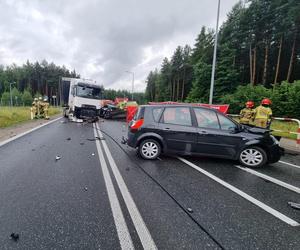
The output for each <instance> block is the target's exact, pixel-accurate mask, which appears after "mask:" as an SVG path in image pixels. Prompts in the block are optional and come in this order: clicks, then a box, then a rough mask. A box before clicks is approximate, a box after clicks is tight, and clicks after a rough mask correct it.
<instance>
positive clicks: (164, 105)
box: [140, 103, 220, 112]
mask: <svg viewBox="0 0 300 250" xmlns="http://www.w3.org/2000/svg"><path fill="white" fill-rule="evenodd" d="M140 107H151V108H156V107H162V108H165V107H196V108H202V109H207V110H214V111H216V112H220V111H219V110H217V109H213V108H208V107H204V106H197V105H193V104H189V103H187V104H185V103H184V104H147V105H140Z"/></svg>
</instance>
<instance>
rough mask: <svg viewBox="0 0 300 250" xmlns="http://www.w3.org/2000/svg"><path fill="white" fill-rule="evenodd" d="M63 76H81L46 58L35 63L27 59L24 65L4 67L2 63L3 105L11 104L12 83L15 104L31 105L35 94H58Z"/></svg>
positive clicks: (0, 92)
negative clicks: (49, 61)
mask: <svg viewBox="0 0 300 250" xmlns="http://www.w3.org/2000/svg"><path fill="white" fill-rule="evenodd" d="M63 76H65V77H80V75H79V74H77V73H76V71H75V70H73V71H70V70H69V69H67V68H66V67H65V66H57V65H55V64H54V63H53V62H52V63H48V62H47V61H46V60H43V61H42V62H38V61H37V62H34V63H31V62H29V61H27V62H26V63H25V64H23V65H22V66H18V65H16V64H12V65H10V66H6V67H4V66H3V65H1V66H0V96H1V105H9V104H10V93H9V92H10V85H11V88H12V96H13V100H12V101H13V105H29V104H30V102H32V97H34V96H40V95H46V96H50V97H51V96H53V95H56V96H57V95H58V94H59V79H60V77H63Z"/></svg>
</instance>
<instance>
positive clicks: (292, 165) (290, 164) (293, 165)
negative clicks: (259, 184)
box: [279, 161, 300, 169]
mask: <svg viewBox="0 0 300 250" xmlns="http://www.w3.org/2000/svg"><path fill="white" fill-rule="evenodd" d="M279 162H280V163H283V164H286V165H289V166H291V167H294V168H299V169H300V166H298V165H295V164H292V163H289V162H285V161H279Z"/></svg>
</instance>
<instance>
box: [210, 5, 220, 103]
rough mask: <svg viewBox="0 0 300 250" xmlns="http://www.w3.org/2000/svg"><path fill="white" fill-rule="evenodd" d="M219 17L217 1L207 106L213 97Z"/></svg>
mask: <svg viewBox="0 0 300 250" xmlns="http://www.w3.org/2000/svg"><path fill="white" fill-rule="evenodd" d="M219 16H220V0H218V13H217V25H216V34H215V45H214V57H213V65H212V71H211V81H210V93H209V104H212V101H213V95H214V83H215V68H216V58H217V46H218V30H219Z"/></svg>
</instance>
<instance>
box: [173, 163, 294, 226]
mask: <svg viewBox="0 0 300 250" xmlns="http://www.w3.org/2000/svg"><path fill="white" fill-rule="evenodd" d="M177 158H178V159H179V160H180V161H182V162H184V163H185V164H187V165H189V166H190V167H192V168H194V169H195V170H197V171H199V172H200V173H202V174H204V175H206V176H207V177H209V178H211V179H213V180H214V181H216V182H218V183H219V184H221V185H223V186H224V187H226V188H228V189H230V190H231V191H233V192H235V193H236V194H238V195H240V196H242V197H243V198H244V199H246V200H248V201H250V202H251V203H253V204H254V205H256V206H258V207H260V208H261V209H263V210H265V211H266V212H268V213H270V214H272V215H273V216H275V217H277V218H278V219H280V220H282V221H283V222H285V223H287V224H289V225H291V226H293V227H296V226H300V224H299V223H298V222H297V221H295V220H293V219H291V218H289V217H287V216H286V215H284V214H282V213H280V212H278V211H277V210H275V209H273V208H271V207H269V206H268V205H266V204H264V203H262V202H261V201H259V200H257V199H255V198H253V197H252V196H250V195H248V194H246V193H245V192H243V191H241V190H239V189H238V188H236V187H234V186H232V185H230V184H229V183H227V182H225V181H223V180H221V179H220V178H218V177H216V176H214V175H212V174H211V173H209V172H207V171H205V170H204V169H202V168H200V167H198V166H196V165H195V164H194V163H192V162H189V161H188V160H186V159H183V158H181V157H177Z"/></svg>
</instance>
